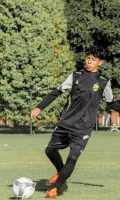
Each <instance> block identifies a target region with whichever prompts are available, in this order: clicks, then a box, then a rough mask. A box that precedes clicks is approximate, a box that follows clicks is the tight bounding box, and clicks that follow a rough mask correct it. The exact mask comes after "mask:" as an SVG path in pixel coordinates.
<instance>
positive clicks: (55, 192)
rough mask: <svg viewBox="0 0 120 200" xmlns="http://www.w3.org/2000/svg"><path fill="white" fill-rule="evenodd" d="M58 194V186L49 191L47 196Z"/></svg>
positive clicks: (52, 196)
mask: <svg viewBox="0 0 120 200" xmlns="http://www.w3.org/2000/svg"><path fill="white" fill-rule="evenodd" d="M57 196H58V192H57V188H52V189H51V190H49V191H47V193H46V198H51V199H52V198H56V197H57Z"/></svg>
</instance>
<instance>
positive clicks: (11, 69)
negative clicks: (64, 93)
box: [0, 0, 74, 124]
mask: <svg viewBox="0 0 120 200" xmlns="http://www.w3.org/2000/svg"><path fill="white" fill-rule="evenodd" d="M0 11H1V12H0V29H1V35H0V94H1V96H2V99H3V101H4V103H5V102H6V105H7V106H5V108H4V112H3V113H2V114H1V115H3V114H4V113H6V115H7V117H8V118H9V119H12V120H14V122H15V123H14V124H26V123H28V122H29V118H30V117H29V108H30V98H31V97H30V91H32V98H33V99H32V102H33V107H34V106H35V105H36V104H37V102H39V101H40V100H41V99H42V98H43V96H45V95H46V94H47V93H48V92H50V91H51V90H52V89H53V88H55V87H56V86H57V85H59V84H60V83H61V82H62V81H63V80H64V79H65V78H66V77H67V76H68V74H70V73H71V71H72V69H73V67H74V57H73V54H72V52H71V51H70V46H69V43H68V41H67V21H66V18H65V16H64V4H63V1H62V0H55V1H54V2H53V1H52V0H46V1H44V0H41V1H38V0H29V1H25V0H14V1H12V0H1V2H0ZM60 100H61V101H63V100H62V99H60ZM60 100H58V102H57V103H56V102H55V103H54V104H53V105H52V106H50V107H49V115H48V109H46V110H45V112H44V113H43V115H42V116H41V118H40V122H41V123H43V124H49V123H55V122H56V121H57V116H58V112H59V110H60V106H61V105H62V104H60V103H59V102H60ZM55 108H56V109H55ZM54 109H55V110H56V112H53V110H54ZM44 119H45V120H44ZM43 121H44V122H43ZM40 122H39V123H40Z"/></svg>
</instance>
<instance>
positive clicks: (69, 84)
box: [36, 74, 73, 110]
mask: <svg viewBox="0 0 120 200" xmlns="http://www.w3.org/2000/svg"><path fill="white" fill-rule="evenodd" d="M72 82H73V74H71V75H70V76H69V77H68V78H67V79H66V80H65V81H64V82H63V83H62V84H61V85H60V86H58V87H57V88H56V89H55V90H53V91H52V92H50V93H49V94H48V95H46V96H45V97H44V98H43V100H42V101H41V102H40V103H39V104H38V105H37V106H36V107H37V108H40V109H41V110H43V109H45V108H46V107H47V106H49V105H50V104H51V103H52V102H53V101H54V100H55V99H56V98H57V97H58V96H59V95H61V94H62V93H63V92H65V90H68V89H71V88H72Z"/></svg>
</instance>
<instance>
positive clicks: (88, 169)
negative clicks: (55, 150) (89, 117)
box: [0, 131, 120, 200]
mask: <svg viewBox="0 0 120 200" xmlns="http://www.w3.org/2000/svg"><path fill="white" fill-rule="evenodd" d="M49 139H50V134H41V135H9V134H4V135H3V134H1V135H0V199H1V200H8V199H14V195H13V192H12V183H13V181H14V180H16V179H17V178H19V177H22V176H26V177H28V178H31V179H32V180H33V181H35V182H36V191H35V193H34V195H33V196H32V198H31V200H43V199H45V190H46V187H45V180H46V179H47V178H49V177H50V176H51V175H53V174H54V173H56V171H55V169H54V168H53V166H52V164H51V163H50V162H49V160H48V159H47V157H46V155H45V153H44V149H45V146H46V145H47V143H48V141H49ZM68 151H69V149H66V150H62V151H61V154H62V156H63V158H64V160H65V158H66V156H67V154H68ZM66 189H67V191H64V194H63V195H61V196H59V197H58V199H59V200H70V199H72V200H101V199H103V200H120V134H119V133H117V132H112V133H110V132H109V131H106V132H98V133H93V135H92V137H91V139H90V140H89V143H88V145H87V147H86V149H85V150H84V152H83V153H82V155H81V157H80V158H79V160H78V162H77V165H76V168H75V170H74V172H73V174H72V176H71V177H70V178H69V179H68V181H67V187H66Z"/></svg>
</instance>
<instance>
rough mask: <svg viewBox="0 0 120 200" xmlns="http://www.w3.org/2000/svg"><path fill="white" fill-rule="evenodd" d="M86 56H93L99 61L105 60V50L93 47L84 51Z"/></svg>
mask: <svg viewBox="0 0 120 200" xmlns="http://www.w3.org/2000/svg"><path fill="white" fill-rule="evenodd" d="M86 55H87V56H88V55H93V56H95V57H97V58H100V59H101V60H104V59H105V49H104V48H103V47H101V46H97V45H93V46H90V47H89V48H88V49H87V50H86Z"/></svg>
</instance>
